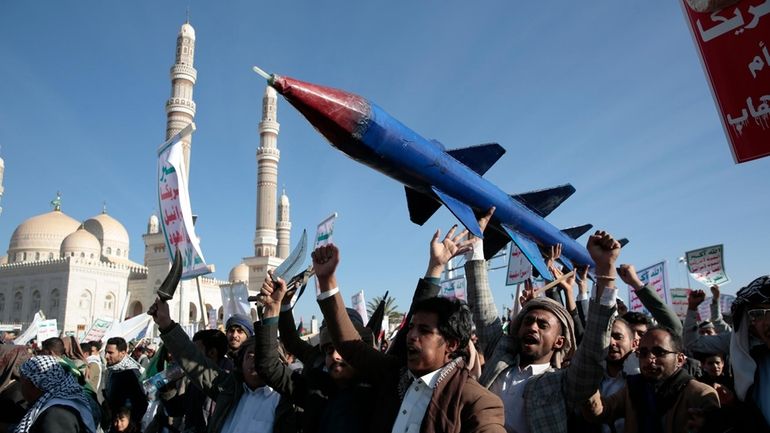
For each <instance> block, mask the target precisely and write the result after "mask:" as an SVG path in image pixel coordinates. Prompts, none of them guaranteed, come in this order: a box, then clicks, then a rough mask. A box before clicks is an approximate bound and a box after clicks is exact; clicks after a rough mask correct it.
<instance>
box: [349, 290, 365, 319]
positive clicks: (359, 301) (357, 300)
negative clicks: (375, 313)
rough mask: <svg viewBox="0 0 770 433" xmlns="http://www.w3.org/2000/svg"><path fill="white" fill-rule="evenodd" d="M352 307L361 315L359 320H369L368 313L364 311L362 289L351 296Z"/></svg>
mask: <svg viewBox="0 0 770 433" xmlns="http://www.w3.org/2000/svg"><path fill="white" fill-rule="evenodd" d="M352 300H353V309H354V310H356V311H357V312H358V315H360V316H361V322H363V323H367V322H368V321H369V315H368V314H367V313H366V298H364V291H363V290H361V291H360V292H358V293H356V294H355V295H353V297H352Z"/></svg>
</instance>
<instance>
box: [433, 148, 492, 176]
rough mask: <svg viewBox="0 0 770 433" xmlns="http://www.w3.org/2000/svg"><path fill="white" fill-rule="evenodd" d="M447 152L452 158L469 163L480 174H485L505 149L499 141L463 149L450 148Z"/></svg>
mask: <svg viewBox="0 0 770 433" xmlns="http://www.w3.org/2000/svg"><path fill="white" fill-rule="evenodd" d="M447 153H448V154H449V155H450V156H452V158H454V159H456V160H458V161H460V162H462V163H463V164H465V165H467V166H468V167H469V168H470V169H471V170H473V171H475V172H476V173H478V174H479V176H484V173H486V172H487V170H489V169H490V168H491V167H492V166H493V165H495V163H496V162H497V160H498V159H500V157H501V156H503V154H504V153H505V149H504V148H503V146H500V145H499V144H497V143H486V144H479V145H476V146H470V147H464V148H462V149H452V150H448V151H447Z"/></svg>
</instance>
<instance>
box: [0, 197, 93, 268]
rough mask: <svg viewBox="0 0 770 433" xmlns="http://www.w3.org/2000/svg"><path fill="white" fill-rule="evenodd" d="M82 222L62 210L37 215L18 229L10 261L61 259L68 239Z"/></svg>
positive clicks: (15, 232) (13, 240) (10, 249)
mask: <svg viewBox="0 0 770 433" xmlns="http://www.w3.org/2000/svg"><path fill="white" fill-rule="evenodd" d="M79 226H80V222H79V221H77V220H76V219H74V218H72V217H70V216H69V215H67V214H65V213H64V212H62V211H61V210H58V207H57V210H53V211H51V212H48V213H44V214H42V215H36V216H33V217H32V218H29V219H28V220H26V221H24V222H23V223H21V224H19V226H18V227H16V230H14V231H13V235H11V242H10V243H9V244H8V261H9V262H10V263H16V262H31V261H36V260H48V259H53V258H55V257H56V258H58V257H59V250H60V247H61V244H62V241H63V240H64V238H66V237H67V236H68V235H69V234H70V233H72V232H74V231H75V230H77V229H78V227H79Z"/></svg>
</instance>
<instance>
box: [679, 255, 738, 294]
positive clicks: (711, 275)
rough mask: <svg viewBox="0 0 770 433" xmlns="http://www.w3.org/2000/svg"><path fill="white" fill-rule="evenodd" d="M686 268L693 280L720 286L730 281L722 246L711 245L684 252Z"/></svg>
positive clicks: (707, 284)
mask: <svg viewBox="0 0 770 433" xmlns="http://www.w3.org/2000/svg"><path fill="white" fill-rule="evenodd" d="M685 259H686V260H687V270H688V271H689V272H690V276H692V277H693V279H694V280H695V281H698V282H700V283H703V284H705V285H706V286H713V285H714V284H716V285H718V286H721V285H723V284H727V283H728V282H730V278H728V277H727V273H726V272H725V262H724V248H723V246H722V245H713V246H710V247H706V248H700V249H697V250H692V251H688V252H686V253H685Z"/></svg>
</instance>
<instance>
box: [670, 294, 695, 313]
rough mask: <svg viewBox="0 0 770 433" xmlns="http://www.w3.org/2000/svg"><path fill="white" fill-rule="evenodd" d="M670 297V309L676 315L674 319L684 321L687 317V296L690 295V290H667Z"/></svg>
mask: <svg viewBox="0 0 770 433" xmlns="http://www.w3.org/2000/svg"><path fill="white" fill-rule="evenodd" d="M669 294H670V295H671V304H669V305H671V308H672V309H673V310H674V313H676V317H678V318H680V319H684V318H685V317H686V316H687V295H689V294H690V289H683V288H675V289H669Z"/></svg>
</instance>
